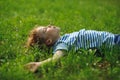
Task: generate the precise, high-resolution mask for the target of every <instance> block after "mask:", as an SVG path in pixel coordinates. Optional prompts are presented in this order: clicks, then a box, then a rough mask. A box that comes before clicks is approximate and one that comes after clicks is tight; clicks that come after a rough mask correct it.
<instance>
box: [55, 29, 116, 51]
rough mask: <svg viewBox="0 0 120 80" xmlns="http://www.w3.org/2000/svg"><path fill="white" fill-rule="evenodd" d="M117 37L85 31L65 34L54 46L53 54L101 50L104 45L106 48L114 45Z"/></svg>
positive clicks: (110, 34) (99, 32)
mask: <svg viewBox="0 0 120 80" xmlns="http://www.w3.org/2000/svg"><path fill="white" fill-rule="evenodd" d="M114 38H115V35H114V34H112V33H109V32H105V31H95V30H85V29H82V30H80V31H78V32H73V33H70V34H65V35H63V36H62V37H60V39H58V41H57V42H56V43H55V44H54V46H53V53H55V52H56V51H57V50H67V51H69V50H71V49H72V48H74V50H75V51H77V50H78V49H80V48H82V49H89V48H99V47H100V46H102V45H103V44H104V45H105V46H108V47H109V46H112V45H114V44H115V43H114Z"/></svg>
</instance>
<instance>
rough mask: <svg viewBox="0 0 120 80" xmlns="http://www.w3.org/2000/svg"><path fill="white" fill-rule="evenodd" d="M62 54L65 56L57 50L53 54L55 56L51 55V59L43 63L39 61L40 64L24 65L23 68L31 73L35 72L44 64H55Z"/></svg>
mask: <svg viewBox="0 0 120 80" xmlns="http://www.w3.org/2000/svg"><path fill="white" fill-rule="evenodd" d="M64 54H65V53H64V51H62V50H58V51H56V52H55V54H54V55H53V57H51V58H48V59H46V60H44V61H41V62H30V63H28V64H26V65H25V68H27V69H29V70H30V71H31V72H35V71H36V70H37V69H38V67H39V66H42V65H44V64H46V63H49V62H51V61H53V62H56V61H58V60H59V59H60V58H61V57H62V56H63V55H64Z"/></svg>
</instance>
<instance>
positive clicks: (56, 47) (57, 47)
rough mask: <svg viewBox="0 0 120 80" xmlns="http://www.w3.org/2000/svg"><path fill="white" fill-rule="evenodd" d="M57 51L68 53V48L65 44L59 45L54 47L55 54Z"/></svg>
mask: <svg viewBox="0 0 120 80" xmlns="http://www.w3.org/2000/svg"><path fill="white" fill-rule="evenodd" d="M57 50H66V51H68V46H67V45H66V44H65V43H59V44H57V45H56V46H55V47H54V49H53V53H55V52H56V51H57Z"/></svg>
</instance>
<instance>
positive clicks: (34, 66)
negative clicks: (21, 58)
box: [25, 62, 40, 72]
mask: <svg viewBox="0 0 120 80" xmlns="http://www.w3.org/2000/svg"><path fill="white" fill-rule="evenodd" d="M39 66H40V62H30V63H28V64H26V65H25V69H28V70H29V71H31V72H35V71H37V69H38V67H39Z"/></svg>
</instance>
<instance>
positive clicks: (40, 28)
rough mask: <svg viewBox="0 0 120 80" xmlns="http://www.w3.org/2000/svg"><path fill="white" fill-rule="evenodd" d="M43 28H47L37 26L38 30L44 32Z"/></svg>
mask: <svg viewBox="0 0 120 80" xmlns="http://www.w3.org/2000/svg"><path fill="white" fill-rule="evenodd" d="M43 28H45V27H38V28H37V31H40V32H42V30H43Z"/></svg>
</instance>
